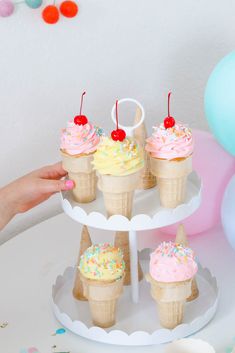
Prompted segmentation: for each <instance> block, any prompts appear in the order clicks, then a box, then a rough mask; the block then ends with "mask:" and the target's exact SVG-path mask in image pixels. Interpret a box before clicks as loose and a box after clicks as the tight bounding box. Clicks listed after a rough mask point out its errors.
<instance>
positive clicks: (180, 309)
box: [146, 274, 192, 329]
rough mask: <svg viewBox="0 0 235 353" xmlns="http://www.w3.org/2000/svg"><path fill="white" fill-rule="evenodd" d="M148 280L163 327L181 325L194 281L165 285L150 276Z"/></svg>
mask: <svg viewBox="0 0 235 353" xmlns="http://www.w3.org/2000/svg"><path fill="white" fill-rule="evenodd" d="M146 279H147V281H148V282H149V283H150V284H151V295H152V297H153V299H154V300H155V301H156V303H157V308H158V313H159V320H160V323H161V325H162V326H163V327H165V328H168V329H173V328H174V327H176V326H178V325H180V324H181V323H182V322H183V318H184V308H185V303H186V300H187V298H188V297H189V296H190V294H191V285H192V279H189V280H186V281H182V282H172V283H165V282H158V281H156V280H154V279H153V278H152V277H151V275H150V274H148V275H147V276H146Z"/></svg>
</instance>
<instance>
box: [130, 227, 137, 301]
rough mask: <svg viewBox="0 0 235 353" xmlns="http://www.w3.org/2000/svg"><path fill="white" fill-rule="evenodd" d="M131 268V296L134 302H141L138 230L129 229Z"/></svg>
mask: <svg viewBox="0 0 235 353" xmlns="http://www.w3.org/2000/svg"><path fill="white" fill-rule="evenodd" d="M129 247H130V268H131V296H132V301H133V303H138V302H139V273H138V249H137V235H136V232H135V231H133V230H131V231H129Z"/></svg>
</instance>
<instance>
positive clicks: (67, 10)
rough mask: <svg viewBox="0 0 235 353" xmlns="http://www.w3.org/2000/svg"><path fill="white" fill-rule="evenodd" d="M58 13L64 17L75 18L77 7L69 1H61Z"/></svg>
mask: <svg viewBox="0 0 235 353" xmlns="http://www.w3.org/2000/svg"><path fill="white" fill-rule="evenodd" d="M60 12H61V13H62V15H64V16H65V17H69V18H71V17H75V16H76V15H77V13H78V5H77V4H76V2H74V1H71V0H66V1H63V2H62V3H61V5H60Z"/></svg>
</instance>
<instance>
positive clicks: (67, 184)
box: [65, 180, 74, 190]
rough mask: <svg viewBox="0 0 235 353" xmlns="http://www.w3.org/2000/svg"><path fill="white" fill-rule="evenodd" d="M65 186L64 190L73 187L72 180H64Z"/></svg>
mask: <svg viewBox="0 0 235 353" xmlns="http://www.w3.org/2000/svg"><path fill="white" fill-rule="evenodd" d="M65 187H66V190H71V189H73V187H74V183H73V181H72V180H66V182H65Z"/></svg>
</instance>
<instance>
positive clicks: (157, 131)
mask: <svg viewBox="0 0 235 353" xmlns="http://www.w3.org/2000/svg"><path fill="white" fill-rule="evenodd" d="M153 129H154V132H153V134H152V136H151V137H149V138H148V139H147V140H146V146H145V149H146V151H148V152H149V153H150V155H151V156H152V157H154V158H161V159H168V160H171V159H176V158H186V157H188V156H190V155H191V154H192V152H193V147H194V143H193V137H192V132H191V130H190V129H189V128H188V127H186V126H185V125H183V124H181V123H179V122H178V123H176V124H175V126H174V127H172V128H168V129H166V128H165V126H164V124H163V123H162V124H160V126H155V127H153Z"/></svg>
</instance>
